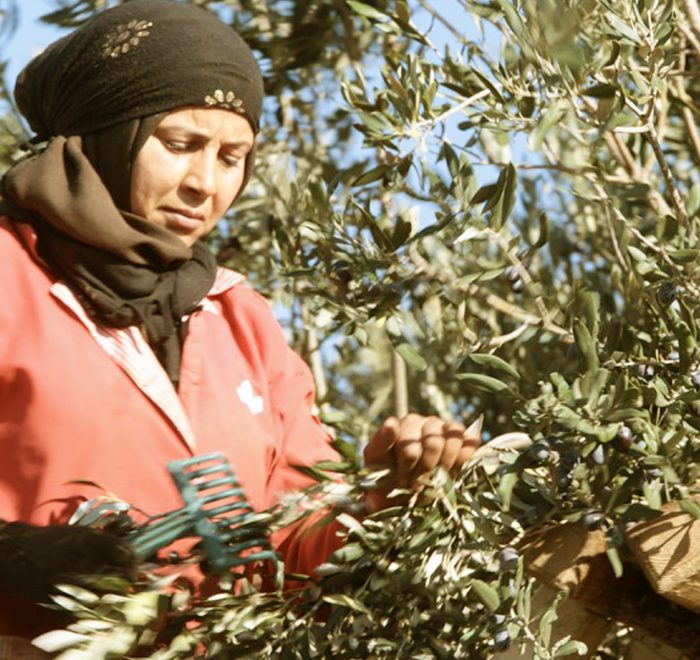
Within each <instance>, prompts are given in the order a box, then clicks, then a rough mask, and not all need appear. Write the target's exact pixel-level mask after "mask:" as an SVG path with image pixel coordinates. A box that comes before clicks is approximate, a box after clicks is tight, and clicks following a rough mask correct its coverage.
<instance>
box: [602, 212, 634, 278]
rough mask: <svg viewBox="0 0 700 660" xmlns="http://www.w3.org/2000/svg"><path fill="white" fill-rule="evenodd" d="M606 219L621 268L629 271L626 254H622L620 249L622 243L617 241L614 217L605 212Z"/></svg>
mask: <svg viewBox="0 0 700 660" xmlns="http://www.w3.org/2000/svg"><path fill="white" fill-rule="evenodd" d="M605 220H606V222H607V225H608V230H609V231H610V240H611V241H612V245H613V252H614V253H615V257H616V259H617V262H618V263H619V264H620V268H622V270H623V271H624V272H627V271H628V270H629V268H628V266H627V262H626V261H625V258H624V256H623V255H622V252H621V250H620V244H619V243H618V241H617V234H616V233H615V227H614V226H613V223H612V219H611V218H610V214H609V213H606V214H605Z"/></svg>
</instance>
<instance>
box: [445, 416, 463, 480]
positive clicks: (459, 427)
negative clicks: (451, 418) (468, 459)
mask: <svg viewBox="0 0 700 660" xmlns="http://www.w3.org/2000/svg"><path fill="white" fill-rule="evenodd" d="M444 427H445V428H444V435H445V446H444V447H443V450H442V457H441V458H440V465H442V467H444V468H445V469H446V470H452V469H453V468H455V467H461V466H462V463H460V462H459V453H460V451H461V450H462V445H463V442H464V425H463V424H460V423H459V422H445V425H444Z"/></svg>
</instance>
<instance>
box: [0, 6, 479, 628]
mask: <svg viewBox="0 0 700 660" xmlns="http://www.w3.org/2000/svg"><path fill="white" fill-rule="evenodd" d="M262 94H263V85H262V78H261V75H260V72H259V69H258V67H257V65H256V63H255V60H254V58H253V56H252V54H251V52H250V50H249V49H248V48H247V46H246V45H245V44H244V43H243V42H242V40H241V39H240V38H239V37H238V36H237V35H236V34H235V33H234V32H233V31H232V30H231V28H229V27H228V26H225V25H223V24H222V23H220V22H219V21H218V19H217V18H216V17H215V16H213V15H212V14H210V13H208V12H206V11H204V10H202V9H199V8H197V7H194V6H192V5H188V4H180V3H176V2H172V1H168V0H133V1H132V2H128V3H126V4H125V5H122V6H120V7H116V8H114V9H110V10H107V11H105V12H103V13H101V14H100V15H98V16H97V17H96V18H94V19H93V20H91V21H90V22H89V23H87V24H86V25H84V26H83V27H81V28H80V29H78V30H77V31H75V32H74V33H72V34H70V35H68V36H67V37H65V38H63V39H61V40H60V41H58V42H56V43H55V44H53V45H52V46H50V47H49V48H48V49H47V50H46V51H45V52H44V53H42V54H41V55H40V56H39V57H37V58H36V59H35V60H33V61H32V62H31V63H30V64H29V65H28V66H27V67H26V69H25V70H24V71H23V72H22V74H21V75H20V77H19V79H18V82H17V87H16V97H17V103H18V106H19V108H20V110H21V112H22V113H23V114H24V116H25V117H26V119H27V121H28V122H29V124H30V126H31V127H32V129H33V130H34V131H35V132H36V137H35V139H34V140H33V142H34V143H35V144H36V145H40V144H42V143H44V142H45V143H46V144H45V145H42V146H37V147H35V153H34V154H33V155H31V156H30V157H28V158H27V159H25V160H23V161H22V162H20V163H19V164H17V165H16V166H15V167H14V168H12V169H11V170H10V171H9V172H8V173H7V175H6V176H5V178H4V180H3V198H4V202H3V207H4V208H3V212H4V214H5V217H3V219H2V220H0V269H2V281H3V303H4V304H3V305H2V306H1V308H0V389H1V391H2V396H1V397H0V452H1V455H2V457H3V458H2V462H0V518H2V519H4V520H7V521H20V522H15V523H13V524H11V525H6V527H5V529H4V530H3V532H4V535H5V538H6V539H8V538H9V539H11V546H8V545H7V543H8V542H7V541H6V542H5V545H4V546H3V545H2V543H0V552H3V547H4V556H3V562H4V563H5V566H7V560H6V557H7V556H8V550H7V548H8V547H11V548H12V549H13V552H14V550H16V549H17V548H20V549H21V550H22V552H23V553H24V554H23V556H26V557H29V558H30V559H31V558H32V557H33V556H34V555H35V552H36V548H37V547H38V546H42V545H46V544H48V545H50V546H51V547H52V548H59V549H61V548H63V549H64V550H63V560H61V559H60V558H59V559H57V558H56V557H53V558H52V559H51V560H47V562H45V563H46V565H49V564H51V563H52V562H53V565H55V566H59V565H61V561H64V563H65V562H66V559H65V558H66V556H67V557H68V558H70V559H73V560H75V559H76V557H75V556H74V553H75V552H76V549H81V557H80V559H81V561H82V562H83V563H82V564H81V566H82V567H83V570H85V571H93V572H100V571H116V572H122V573H125V574H127V575H129V574H130V572H131V571H132V569H133V567H132V557H131V555H130V553H129V549H128V547H127V546H126V545H125V544H123V543H121V544H120V543H118V542H113V540H112V539H109V542H108V543H105V541H104V539H105V538H106V537H104V536H101V535H100V533H99V532H85V531H84V530H76V529H75V528H72V527H65V523H67V521H68V520H69V518H70V516H71V515H72V514H73V512H74V511H75V509H76V507H77V506H78V505H79V504H80V503H81V502H83V501H85V499H87V498H90V497H94V496H95V494H96V492H95V490H94V488H91V487H90V486H86V485H85V484H84V483H82V484H81V483H75V481H76V480H90V481H92V482H95V483H97V484H99V485H100V486H101V487H102V488H104V489H106V490H108V491H111V492H112V493H115V494H116V495H118V496H119V497H121V498H123V499H125V500H127V501H129V502H130V503H131V504H133V505H134V506H135V507H137V508H139V509H141V510H143V511H145V512H147V513H149V514H155V513H160V512H164V511H168V510H171V509H173V508H176V507H178V506H179V505H180V499H179V495H178V493H177V491H176V489H175V487H174V486H173V484H172V482H171V480H170V478H169V476H168V474H167V472H166V469H165V466H166V464H167V463H168V462H169V461H171V460H173V459H181V458H187V457H191V456H193V455H196V454H203V453H208V452H213V451H222V452H224V453H225V454H226V455H227V456H228V457H229V459H230V462H231V465H232V467H233V469H234V471H235V473H236V474H237V476H238V478H239V479H240V481H241V484H242V486H243V489H244V491H245V493H246V495H247V497H248V499H249V501H250V502H251V503H252V505H253V506H254V507H255V508H258V509H260V508H265V507H268V506H270V505H271V504H273V503H274V502H275V501H277V499H278V498H279V497H280V496H281V495H282V494H284V493H286V492H290V491H295V490H299V489H302V488H304V487H306V486H308V485H309V482H308V480H307V479H306V478H305V477H304V476H303V475H302V474H301V473H300V472H299V471H297V470H296V469H294V467H293V466H295V465H311V464H314V463H316V462H318V461H320V460H328V459H334V458H336V454H335V453H334V451H333V449H332V448H331V447H330V444H329V439H328V436H327V433H326V432H325V431H324V429H323V428H322V426H321V425H320V423H319V422H318V420H317V419H316V417H314V415H313V414H312V412H311V406H312V403H313V384H312V379H311V376H310V373H309V371H308V369H307V367H306V366H305V365H304V363H303V362H302V360H301V359H300V358H299V357H298V356H297V355H296V354H294V353H293V352H292V351H291V350H290V348H289V347H288V346H287V345H286V342H285V340H284V336H283V333H282V331H281V329H280V327H279V326H278V324H277V323H276V321H275V320H274V319H273V317H272V315H271V313H270V310H269V307H268V304H267V303H266V301H265V300H264V299H263V298H261V297H260V296H259V295H257V294H256V293H254V292H253V291H252V290H251V289H249V288H248V287H246V286H245V285H244V283H243V280H244V278H243V276H242V275H240V274H238V273H235V272H233V271H231V270H228V269H225V268H217V265H216V262H215V259H214V257H213V256H212V254H211V253H210V252H209V250H208V249H207V247H206V245H205V244H204V243H202V242H201V241H200V240H199V239H201V238H203V237H204V236H206V234H207V233H208V232H209V231H211V230H212V229H213V228H214V227H215V226H216V224H217V223H218V221H219V220H220V219H221V218H222V217H223V215H224V214H225V213H226V211H227V210H228V208H229V207H230V206H231V204H233V202H234V201H235V199H236V198H237V197H238V196H239V195H240V193H241V191H242V190H243V188H244V186H245V184H246V182H247V181H248V179H249V177H250V174H251V171H252V167H253V160H254V151H255V139H256V135H257V133H258V130H259V120H260V115H261V106H262ZM477 442H478V440H476V439H474V438H465V437H464V427H463V426H462V425H461V424H458V423H443V422H442V421H441V420H439V419H437V418H434V417H430V418H422V417H420V416H418V415H409V416H408V417H407V418H405V419H403V420H397V419H393V418H392V419H389V420H387V422H385V424H384V425H383V426H382V427H381V428H380V430H379V432H378V433H377V434H376V436H375V437H374V438H373V439H372V441H371V442H370V443H369V445H368V447H367V450H366V455H365V457H366V460H367V461H368V462H370V463H373V464H378V465H388V466H393V467H394V468H395V474H396V478H397V481H398V483H399V484H400V485H403V486H411V485H412V484H414V483H415V480H416V479H417V477H418V476H419V475H420V474H421V473H423V472H425V471H427V470H429V469H431V468H433V467H434V466H436V465H438V464H442V465H444V466H446V467H447V468H453V467H455V466H459V465H461V464H462V463H464V462H465V461H466V460H467V459H468V458H469V456H470V455H471V453H472V452H473V450H474V446H475V444H476V443H477ZM384 503H385V501H384V497H383V496H381V495H380V496H378V497H377V498H375V499H373V501H372V502H370V503H369V504H370V506H371V507H377V506H383V505H384ZM26 523H30V524H31V525H32V526H31V527H29V526H27V525H26ZM49 525H50V526H49ZM46 526H49V527H46ZM86 534H88V535H89V539H88V540H86V537H85V535H86ZM58 538H60V539H61V543H55V539H58ZM47 539H49V540H48V541H47ZM23 544H24V545H23ZM275 544H276V545H277V546H278V548H279V549H280V551H281V552H282V554H283V556H284V558H285V561H286V566H287V569H288V570H291V571H305V572H309V571H311V570H313V567H314V566H315V565H317V564H318V563H319V562H321V561H323V559H324V558H325V557H326V556H327V554H328V553H329V552H330V551H331V550H332V549H333V548H334V547H336V546H337V544H338V538H337V536H336V534H335V529H334V528H333V527H332V526H328V527H326V528H324V529H322V530H321V531H319V532H317V533H316V534H315V536H314V538H313V539H310V538H309V537H303V536H302V535H300V534H295V533H294V532H293V531H288V532H287V533H285V534H282V535H280V537H279V538H277V539H275ZM106 545H107V546H109V551H108V550H107V549H106V548H105V546H106ZM59 546H60V547H59ZM49 554H50V553H49ZM35 563H36V562H35ZM70 566H71V564H70V563H66V565H65V566H63V568H62V569H56V571H54V573H52V575H55V574H60V573H61V570H67V569H68V568H69V567H70ZM8 572H13V571H5V573H8ZM49 573H51V571H49ZM1 577H2V576H0V578H1ZM48 579H49V578H48V577H46V580H48ZM5 580H6V582H5V586H4V587H2V586H0V589H2V590H4V591H13V590H17V591H18V590H21V589H22V584H25V583H26V581H22V580H18V581H19V583H20V584H19V585H17V584H12V585H11V586H8V580H9V578H8V576H7V575H5ZM15 582H17V581H15ZM37 582H38V583H40V584H39V586H38V587H37V588H36V590H35V591H36V592H37V593H38V592H40V591H41V590H42V589H43V588H44V587H45V584H44V583H42V582H41V580H40V579H38V578H37ZM25 591H31V589H25ZM24 616H25V614H24V612H23V611H21V608H19V607H18V606H13V608H9V607H7V606H4V607H2V609H1V611H0V617H1V618H0V633H3V634H18V632H19V631H21V632H23V633H24V634H29V633H30V632H31V633H35V632H37V630H36V628H37V627H40V626H26V623H27V622H26V621H24V622H22V621H18V618H20V619H21V618H22V617H24ZM32 623H34V621H33V622H32ZM28 628H32V629H31V630H28Z"/></svg>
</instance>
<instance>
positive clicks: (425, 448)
mask: <svg viewBox="0 0 700 660" xmlns="http://www.w3.org/2000/svg"><path fill="white" fill-rule="evenodd" d="M480 443H481V420H480V419H479V420H477V422H476V423H475V424H472V425H471V426H470V427H469V428H468V429H467V430H466V431H465V428H464V426H463V425H462V424H460V423H459V422H443V421H442V420H441V419H440V418H439V417H434V416H433V417H423V416H422V415H416V414H409V415H406V417H403V418H402V419H397V418H396V417H390V418H389V419H387V420H386V421H385V422H384V424H382V426H381V427H380V429H379V430H378V431H377V433H376V434H375V436H374V437H373V438H372V439H371V440H370V442H369V444H368V445H367V447H366V448H365V464H366V465H373V466H392V467H394V470H395V473H394V480H392V481H393V483H394V484H395V485H396V486H398V487H400V488H408V487H411V486H414V485H415V484H416V482H417V481H418V478H419V477H420V476H421V475H423V474H425V473H427V472H430V471H431V470H433V469H434V468H435V467H437V466H438V465H440V466H441V467H444V468H445V469H446V470H452V471H454V470H457V469H459V468H460V467H461V466H462V465H464V464H465V463H466V462H467V461H468V460H469V459H470V458H471V456H472V455H473V453H474V452H475V451H476V449H477V447H478V446H479V444H480Z"/></svg>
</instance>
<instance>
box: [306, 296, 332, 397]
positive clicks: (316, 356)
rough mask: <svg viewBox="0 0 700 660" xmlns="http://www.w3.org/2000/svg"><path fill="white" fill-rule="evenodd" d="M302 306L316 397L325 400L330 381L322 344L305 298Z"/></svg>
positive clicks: (307, 349) (308, 357)
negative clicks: (327, 379) (322, 355)
mask: <svg viewBox="0 0 700 660" xmlns="http://www.w3.org/2000/svg"><path fill="white" fill-rule="evenodd" d="M300 306H301V320H302V323H303V325H304V332H305V338H304V339H305V341H304V344H305V349H306V354H307V359H308V360H309V366H310V368H311V373H312V375H313V377H314V383H315V385H316V398H317V399H318V400H319V401H324V399H325V398H326V395H327V394H328V383H327V382H326V375H325V373H324V371H323V361H322V360H321V344H320V342H319V341H318V334H317V333H316V328H314V325H313V321H312V320H311V315H310V314H309V310H308V307H307V306H306V303H305V301H304V300H303V299H302V301H301V303H300ZM325 405H327V404H325V403H322V404H321V408H323V407H324V406H325Z"/></svg>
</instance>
